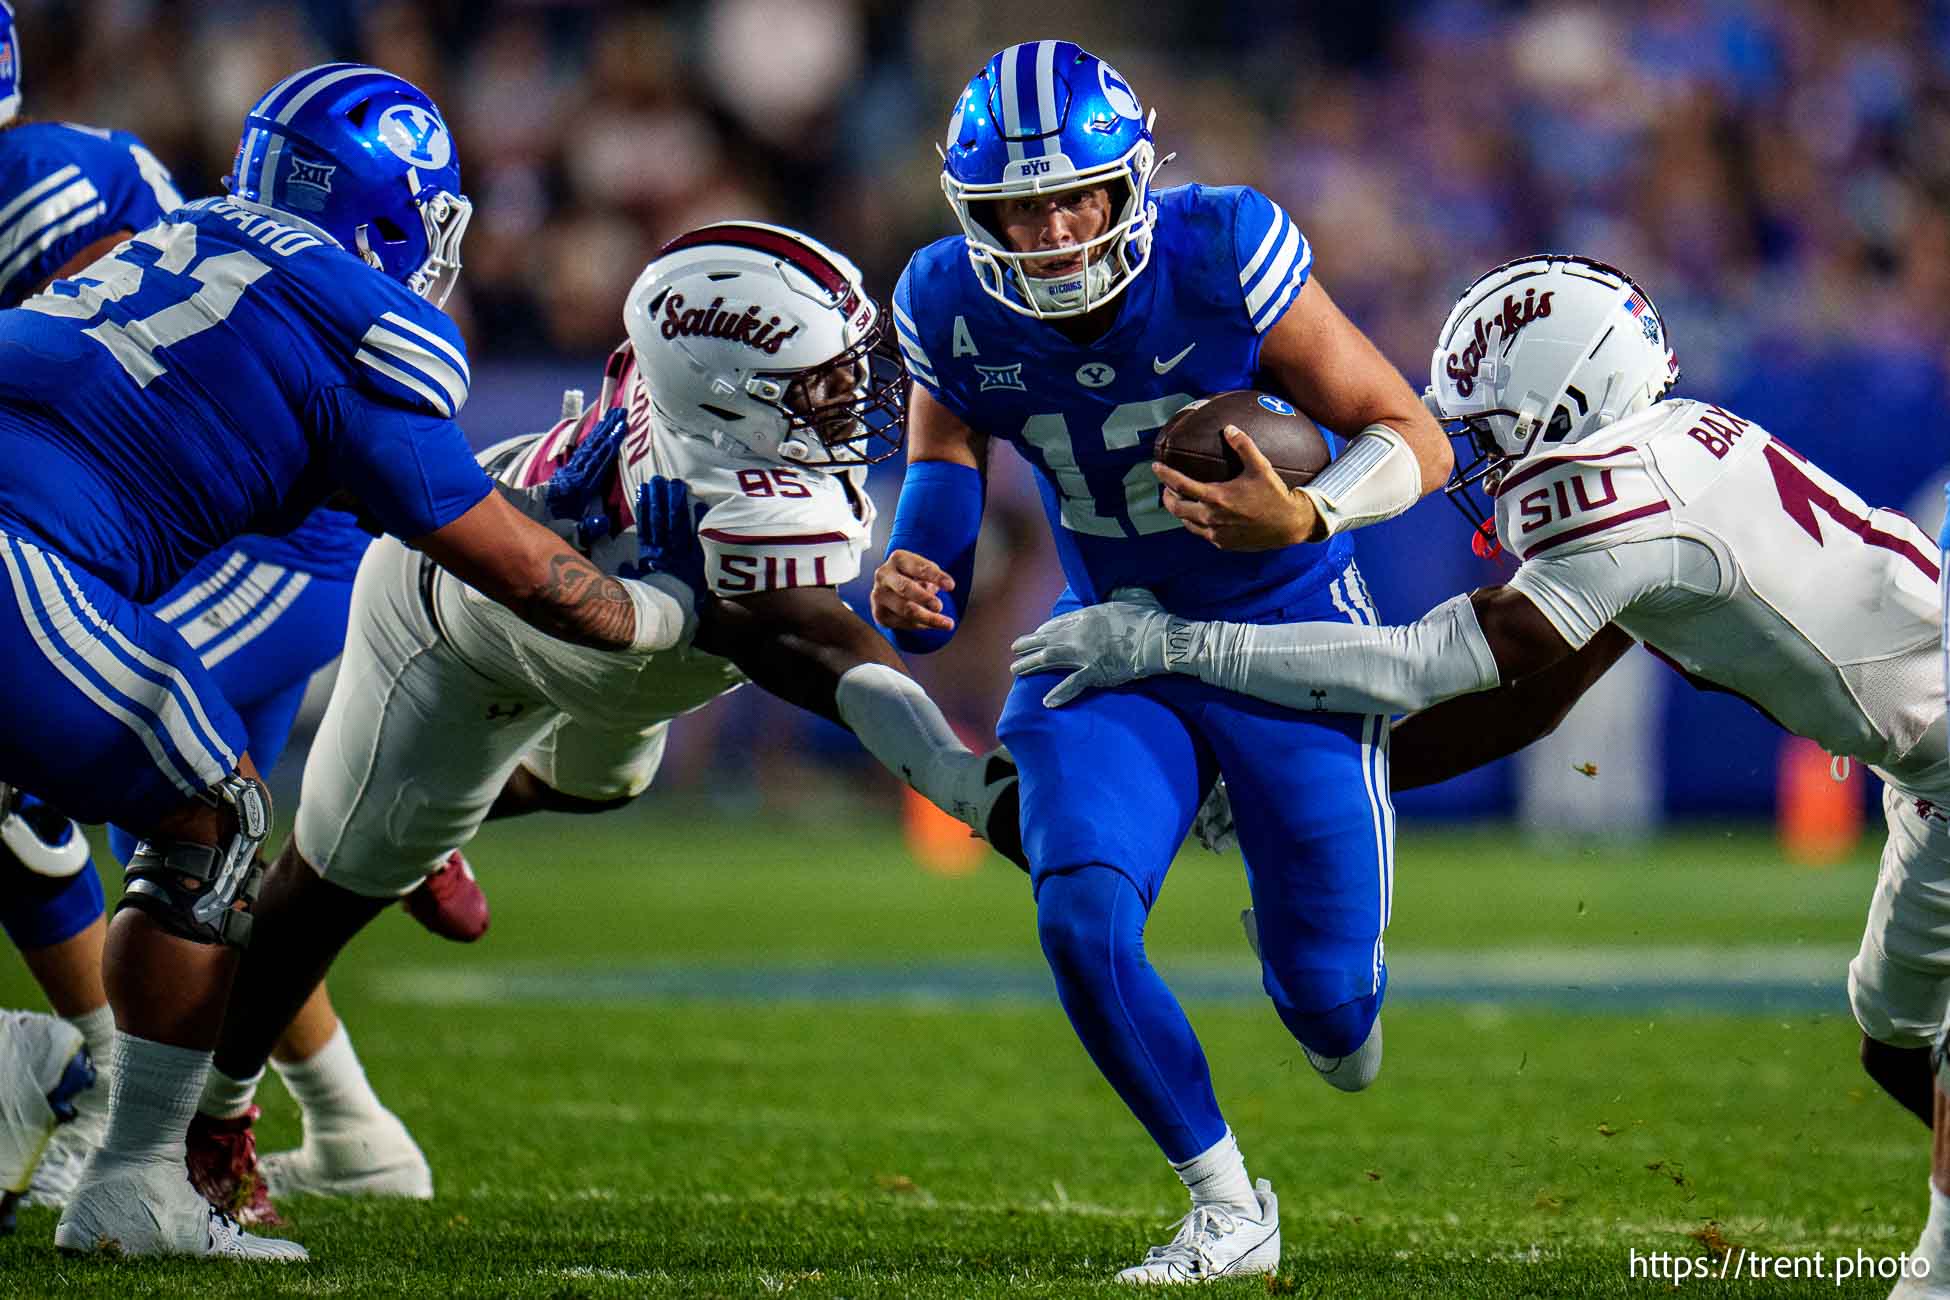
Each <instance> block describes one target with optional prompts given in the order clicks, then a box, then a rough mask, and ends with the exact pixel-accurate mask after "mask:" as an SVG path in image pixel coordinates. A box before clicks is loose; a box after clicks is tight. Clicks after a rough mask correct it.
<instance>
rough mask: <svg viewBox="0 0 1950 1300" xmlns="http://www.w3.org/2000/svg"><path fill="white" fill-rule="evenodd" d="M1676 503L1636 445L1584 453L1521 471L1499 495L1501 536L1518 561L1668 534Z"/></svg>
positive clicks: (1499, 489) (1521, 467) (1531, 464)
mask: <svg viewBox="0 0 1950 1300" xmlns="http://www.w3.org/2000/svg"><path fill="white" fill-rule="evenodd" d="M1671 526H1672V503H1671V502H1670V501H1669V500H1667V499H1666V494H1665V492H1664V490H1663V489H1662V488H1661V486H1660V484H1659V482H1658V480H1657V479H1655V478H1654V476H1653V475H1652V473H1651V472H1650V471H1649V470H1648V469H1647V467H1646V457H1645V454H1644V452H1643V451H1642V450H1641V449H1640V448H1639V447H1637V446H1634V445H1631V444H1623V445H1619V446H1614V447H1609V448H1607V447H1602V446H1597V447H1590V448H1588V449H1587V448H1580V449H1578V450H1577V451H1575V452H1566V453H1564V454H1562V455H1556V456H1541V457H1538V458H1536V459H1534V460H1531V461H1528V462H1526V463H1524V464H1522V465H1519V466H1518V467H1517V469H1516V470H1515V471H1514V472H1513V473H1511V474H1510V475H1509V476H1508V477H1506V478H1505V479H1504V480H1503V482H1502V483H1500V484H1499V485H1498V486H1497V489H1496V534H1497V537H1498V538H1499V539H1501V540H1502V542H1503V544H1504V545H1505V546H1507V547H1509V548H1510V550H1511V551H1512V552H1514V553H1515V555H1516V556H1517V558H1518V559H1520V560H1528V559H1531V558H1532V557H1534V556H1538V555H1544V554H1566V553H1569V552H1570V551H1574V550H1590V549H1594V548H1601V547H1605V546H1613V545H1616V544H1618V543H1619V542H1624V541H1638V540H1641V539H1643V538H1646V537H1659V536H1664V535H1665V534H1666V533H1668V532H1670V531H1671Z"/></svg>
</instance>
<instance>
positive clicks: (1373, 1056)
mask: <svg viewBox="0 0 1950 1300" xmlns="http://www.w3.org/2000/svg"><path fill="white" fill-rule="evenodd" d="M1300 1051H1301V1053H1302V1054H1303V1055H1304V1056H1306V1058H1307V1064H1308V1065H1311V1066H1313V1067H1314V1071H1315V1073H1317V1074H1319V1075H1320V1077H1321V1078H1323V1079H1325V1080H1327V1082H1329V1083H1331V1084H1333V1085H1334V1086H1335V1087H1336V1088H1339V1089H1340V1090H1341V1091H1342V1092H1360V1091H1361V1090H1362V1089H1364V1088H1366V1087H1367V1086H1368V1085H1369V1084H1371V1083H1373V1082H1374V1081H1375V1076H1376V1075H1378V1074H1380V1073H1381V1020H1380V1018H1379V1017H1376V1019H1375V1022H1374V1028H1372V1029H1370V1030H1369V1031H1368V1037H1367V1039H1366V1041H1364V1042H1363V1043H1362V1044H1361V1045H1360V1046H1359V1047H1357V1048H1355V1049H1354V1050H1353V1051H1352V1052H1350V1053H1348V1054H1347V1055H1346V1056H1322V1055H1321V1054H1320V1053H1318V1052H1316V1051H1314V1049H1313V1048H1311V1047H1308V1046H1307V1045H1306V1044H1305V1043H1302V1044H1301V1045H1300Z"/></svg>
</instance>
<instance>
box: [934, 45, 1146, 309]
mask: <svg viewBox="0 0 1950 1300" xmlns="http://www.w3.org/2000/svg"><path fill="white" fill-rule="evenodd" d="M1155 116H1156V115H1155V114H1150V115H1147V114H1146V113H1145V111H1144V109H1143V108H1141V107H1140V106H1139V104H1138V99H1137V95H1136V93H1135V92H1134V91H1132V89H1131V86H1130V83H1129V82H1127V81H1125V80H1124V78H1123V77H1121V76H1119V75H1118V72H1117V69H1115V68H1113V67H1111V66H1110V65H1109V64H1108V63H1105V62H1104V61H1103V60H1102V59H1100V58H1098V57H1097V56H1096V55H1094V54H1091V53H1090V52H1089V51H1087V50H1084V49H1082V48H1081V47H1079V46H1077V45H1075V44H1073V43H1072V42H1070V41H1027V42H1024V43H1023V44H1021V45H1011V46H1010V47H1009V48H1008V49H1006V50H1003V51H1002V52H1001V53H999V54H997V55H996V56H995V57H994V58H991V59H990V60H989V61H988V63H987V64H986V65H985V66H984V67H983V68H982V70H981V71H980V72H978V73H976V74H975V78H974V80H972V81H970V82H969V83H968V85H967V87H966V88H965V89H964V90H963V91H962V93H961V98H959V99H958V100H956V101H955V108H954V111H953V113H951V114H950V115H949V118H948V138H947V140H946V141H944V142H943V144H942V145H941V188H942V190H943V192H944V193H946V194H947V196H948V206H949V207H951V208H953V209H954V212H955V218H956V220H957V221H959V222H960V223H961V228H962V233H963V234H964V235H966V236H967V237H968V257H969V261H970V262H972V263H973V264H974V267H975V277H976V279H977V280H978V281H980V283H981V286H982V288H983V290H984V291H985V292H987V293H988V294H989V296H990V297H992V298H995V299H996V300H998V301H999V302H1001V303H1002V304H1003V305H1005V306H1007V307H1009V308H1010V309H1011V310H1013V311H1017V312H1020V313H1022V314H1023V315H1025V316H1035V317H1037V318H1039V319H1048V318H1057V317H1067V316H1081V315H1083V314H1084V313H1085V312H1088V311H1091V310H1093V309H1094V308H1097V307H1101V306H1103V305H1104V304H1105V303H1107V302H1109V301H1111V300H1112V299H1114V298H1115V297H1117V295H1118V294H1120V293H1122V292H1123V291H1124V289H1125V288H1126V287H1127V286H1128V285H1129V284H1130V283H1131V281H1132V280H1133V279H1134V278H1136V276H1137V274H1138V273H1139V272H1140V271H1142V270H1143V269H1144V268H1145V266H1146V264H1147V263H1148V262H1149V261H1150V260H1151V242H1152V241H1151V232H1152V229H1153V227H1155V226H1156V224H1157V220H1158V205H1157V203H1156V202H1154V201H1153V199H1152V197H1151V178H1152V177H1153V176H1154V175H1155V174H1156V173H1157V170H1158V168H1159V167H1160V166H1161V165H1162V163H1161V162H1160V161H1159V160H1158V157H1157V151H1156V148H1155V147H1154V145H1153V144H1152V140H1151V123H1152V120H1153V118H1154V117H1155ZM1165 161H1169V159H1168V158H1167V159H1166V160H1165ZM1093 185H1105V186H1108V187H1109V188H1110V190H1111V213H1112V215H1111V221H1110V226H1109V228H1108V229H1107V230H1105V231H1104V233H1103V234H1101V235H1099V236H1097V237H1096V238H1095V239H1092V240H1089V241H1088V242H1086V243H1084V244H1083V245H1081V246H1080V247H1072V248H1057V249H1038V250H1034V251H1031V252H1027V253H1018V252H1015V251H1014V250H1012V249H1010V247H1009V246H1008V244H1007V242H1006V241H1005V240H1004V239H1003V237H1002V234H1001V230H1000V227H999V225H997V224H995V223H994V221H993V217H992V216H991V215H990V214H991V212H992V211H993V208H994V206H995V205H996V204H997V203H998V202H1000V201H1002V200H1005V199H1013V198H1024V197H1030V196H1034V195H1044V194H1054V193H1058V192H1060V191H1063V190H1074V189H1080V188H1083V187H1086V186H1093ZM1078 254H1081V256H1082V258H1083V264H1082V266H1081V267H1080V268H1079V269H1077V270H1076V271H1075V272H1073V273H1066V274H1063V275H1057V276H1047V275H1044V276H1039V275H1037V274H1036V271H1037V268H1038V265H1039V264H1040V263H1044V262H1048V261H1050V260H1051V259H1057V260H1064V259H1067V258H1069V257H1072V256H1076V255H1078Z"/></svg>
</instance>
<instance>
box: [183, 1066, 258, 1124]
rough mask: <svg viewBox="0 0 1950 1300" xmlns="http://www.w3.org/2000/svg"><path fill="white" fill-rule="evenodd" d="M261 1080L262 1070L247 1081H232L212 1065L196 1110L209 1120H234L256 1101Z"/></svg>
mask: <svg viewBox="0 0 1950 1300" xmlns="http://www.w3.org/2000/svg"><path fill="white" fill-rule="evenodd" d="M263 1080H264V1071H263V1070H262V1069H259V1070H258V1072H257V1073H256V1074H253V1075H252V1076H251V1077H250V1078H248V1079H233V1078H231V1077H230V1076H229V1075H227V1074H225V1073H224V1072H223V1071H222V1070H219V1069H217V1067H216V1066H214V1065H213V1066H211V1067H210V1078H209V1080H208V1081H207V1082H205V1083H204V1085H203V1098H202V1100H200V1101H199V1102H197V1104H196V1108H197V1110H199V1111H200V1112H202V1113H203V1114H205V1115H208V1116H209V1117H210V1118H211V1119H236V1118H237V1117H238V1116H239V1115H241V1114H243V1113H244V1112H245V1111H247V1110H249V1109H250V1108H251V1103H252V1102H254V1101H256V1100H257V1085H258V1084H259V1083H261V1082H263Z"/></svg>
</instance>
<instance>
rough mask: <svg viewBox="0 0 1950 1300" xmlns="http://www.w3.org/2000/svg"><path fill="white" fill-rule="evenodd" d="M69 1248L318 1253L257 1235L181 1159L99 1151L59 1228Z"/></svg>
mask: <svg viewBox="0 0 1950 1300" xmlns="http://www.w3.org/2000/svg"><path fill="white" fill-rule="evenodd" d="M54 1244H55V1246H56V1247H57V1248H58V1249H60V1250H64V1251H68V1252H70V1253H76V1254H88V1253H92V1252H95V1251H103V1252H112V1253H115V1254H121V1255H196V1256H203V1257H205V1258H209V1259H245V1260H268V1261H276V1262H282V1263H289V1262H294V1261H297V1260H304V1259H310V1258H311V1256H310V1254H309V1253H308V1252H307V1251H306V1250H305V1248H304V1247H303V1246H300V1245H299V1244H298V1243H297V1242H295V1241H280V1240H278V1239H277V1238H275V1237H253V1236H252V1235H251V1234H250V1233H248V1232H245V1231H244V1230H243V1229H242V1228H241V1227H239V1226H238V1225H237V1221H236V1220H235V1219H233V1218H231V1217H230V1216H229V1215H227V1214H224V1213H223V1212H221V1211H219V1210H215V1209H212V1208H211V1207H210V1203H209V1202H208V1201H205V1200H204V1199H203V1198H202V1197H201V1196H199V1195H198V1194H197V1191H196V1189H195V1188H194V1187H192V1186H190V1179H189V1175H188V1174H187V1173H186V1172H184V1168H183V1163H182V1161H181V1160H173V1161H171V1160H164V1161H142V1162H123V1161H117V1160H113V1159H104V1158H103V1157H102V1156H101V1155H100V1154H99V1153H98V1154H97V1155H96V1157H95V1159H94V1160H92V1161H90V1162H89V1164H88V1168H87V1169H86V1170H85V1171H84V1172H83V1176H82V1180H81V1185H80V1186H79V1187H77V1188H76V1189H75V1192H74V1195H73V1197H71V1198H70V1199H69V1201H68V1208H67V1209H66V1210H64V1211H63V1212H62V1214H61V1222H60V1224H59V1225H58V1226H56V1228H55V1229H54Z"/></svg>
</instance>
